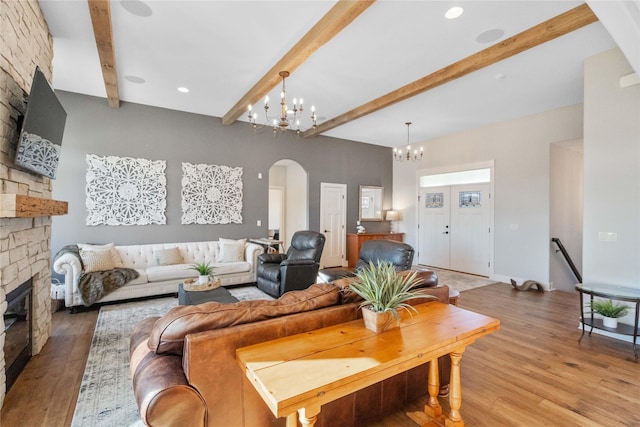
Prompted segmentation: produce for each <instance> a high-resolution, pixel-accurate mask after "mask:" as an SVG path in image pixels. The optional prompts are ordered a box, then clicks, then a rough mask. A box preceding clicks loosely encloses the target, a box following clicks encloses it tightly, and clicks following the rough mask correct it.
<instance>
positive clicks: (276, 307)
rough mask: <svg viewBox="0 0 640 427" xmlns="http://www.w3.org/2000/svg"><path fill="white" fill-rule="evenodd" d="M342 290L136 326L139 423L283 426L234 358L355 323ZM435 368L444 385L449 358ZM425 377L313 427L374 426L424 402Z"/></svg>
mask: <svg viewBox="0 0 640 427" xmlns="http://www.w3.org/2000/svg"><path fill="white" fill-rule="evenodd" d="M420 276H421V277H422V278H423V280H424V284H425V285H431V287H430V288H429V291H428V292H429V293H430V294H432V295H434V296H436V298H438V299H439V300H440V301H442V302H444V303H448V299H449V288H448V287H447V286H437V276H436V274H435V273H434V272H421V273H420ZM347 285H348V280H347V279H342V280H338V281H335V282H333V283H331V284H326V283H319V284H314V285H312V286H310V287H309V288H308V289H305V290H301V291H292V292H288V293H286V294H285V295H283V296H282V297H280V298H279V299H278V300H275V301H241V302H239V303H235V304H220V303H217V302H210V303H205V304H200V305H196V306H179V307H175V308H173V309H171V310H170V311H169V312H168V313H167V314H166V315H164V316H162V317H161V318H158V317H154V318H148V319H145V320H143V321H142V322H141V323H140V324H138V325H137V327H136V329H135V331H134V333H133V335H132V337H131V347H130V361H131V363H130V369H131V376H132V378H133V388H134V394H135V399H136V402H137V404H138V408H139V411H140V416H141V418H142V420H143V421H144V422H145V424H147V425H149V426H190V427H196V426H224V427H235V426H240V427H261V426H284V425H285V419H284V418H280V419H275V417H274V416H273V414H271V412H270V411H269V409H268V408H267V406H266V405H265V404H264V402H263V401H262V399H261V398H260V396H259V395H258V394H257V392H256V391H255V390H254V389H253V386H252V385H251V384H250V383H249V382H248V380H247V379H246V377H245V375H244V373H243V372H242V370H241V369H240V367H239V366H238V364H237V362H236V360H235V351H236V349H237V348H241V347H245V346H248V345H251V344H256V343H259V342H264V341H268V340H273V339H276V338H280V337H283V336H288V335H293V334H298V333H303V332H307V331H310V330H314V329H318V328H322V327H326V326H330V325H335V324H339V323H344V322H348V321H351V320H355V319H357V318H359V317H360V310H359V307H358V305H359V304H358V302H357V296H356V295H355V294H353V293H352V292H350V291H349V290H348V288H347ZM434 285H436V286H434ZM417 302H424V300H420V301H417ZM439 366H440V369H441V384H442V383H443V382H444V383H446V384H448V375H449V358H448V357H447V358H441V359H440V363H439ZM427 375H428V364H426V365H423V366H421V367H418V368H415V369H412V370H410V371H408V372H405V373H402V374H399V375H396V376H395V377H392V378H389V379H388V380H385V381H383V382H381V383H378V384H375V385H373V386H371V387H368V388H365V389H363V390H360V391H358V392H356V393H354V394H352V395H349V396H346V397H344V398H341V399H339V400H336V401H334V402H332V403H330V404H327V405H324V406H323V407H322V411H321V412H320V415H319V417H318V421H317V423H316V426H317V427H329V426H335V425H337V424H336V423H335V420H340V426H342V427H349V426H356V425H362V424H363V423H366V422H368V421H373V420H375V419H379V418H381V417H383V416H385V415H386V414H389V413H391V412H393V411H395V410H397V409H399V408H401V407H402V405H404V404H406V403H407V402H410V401H412V400H415V399H417V398H419V397H424V396H425V395H426V394H427ZM291 380H292V381H300V379H299V378H298V379H297V378H292V379H291ZM356 420H357V424H356ZM332 421H333V422H332Z"/></svg>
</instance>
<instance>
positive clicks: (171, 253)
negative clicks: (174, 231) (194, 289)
mask: <svg viewBox="0 0 640 427" xmlns="http://www.w3.org/2000/svg"><path fill="white" fill-rule="evenodd" d="M153 254H154V255H155V258H156V265H173V264H184V260H183V259H182V254H181V253H180V249H178V248H167V249H158V250H156V251H154V252H153Z"/></svg>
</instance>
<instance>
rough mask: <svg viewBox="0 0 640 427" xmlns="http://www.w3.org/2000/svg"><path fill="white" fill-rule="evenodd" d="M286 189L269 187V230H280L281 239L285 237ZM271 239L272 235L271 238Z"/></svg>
mask: <svg viewBox="0 0 640 427" xmlns="http://www.w3.org/2000/svg"><path fill="white" fill-rule="evenodd" d="M284 202H285V189H284V187H276V186H271V187H269V230H278V234H279V238H280V239H282V236H284V235H285V233H286V230H285V227H284V224H285V214H284V212H285V203H284ZM269 234H271V233H269ZM269 237H271V235H270V236H269Z"/></svg>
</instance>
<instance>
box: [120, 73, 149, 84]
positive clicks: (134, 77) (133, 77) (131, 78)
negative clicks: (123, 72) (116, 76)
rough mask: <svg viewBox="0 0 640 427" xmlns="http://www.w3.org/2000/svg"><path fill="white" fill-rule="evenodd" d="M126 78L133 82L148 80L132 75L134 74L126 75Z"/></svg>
mask: <svg viewBox="0 0 640 427" xmlns="http://www.w3.org/2000/svg"><path fill="white" fill-rule="evenodd" d="M124 79H125V80H126V81H128V82H131V83H144V82H145V81H146V80H145V79H143V78H142V77H138V76H132V75H128V76H124Z"/></svg>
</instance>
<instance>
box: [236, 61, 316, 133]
mask: <svg viewBox="0 0 640 427" xmlns="http://www.w3.org/2000/svg"><path fill="white" fill-rule="evenodd" d="M278 75H279V76H280V77H282V92H280V117H270V116H269V95H267V96H266V97H265V98H264V107H263V108H264V115H265V118H266V123H265V125H269V126H272V127H273V135H274V136H276V135H277V134H278V130H280V131H281V132H284V131H286V130H287V129H291V130H295V131H296V134H300V132H303V131H304V130H305V129H302V128H300V116H301V115H302V112H303V111H304V105H303V104H304V101H303V100H302V98H300V101H298V100H297V99H296V98H293V105H292V108H291V109H289V107H288V106H287V89H286V87H285V79H286V78H287V77H289V72H288V71H280V72H279V73H278ZM248 111H249V123H251V124H252V125H253V128H254V129H256V128H257V127H258V125H257V124H256V122H257V120H258V114H257V113H256V112H254V111H253V107H252V106H251V104H249V107H248ZM316 121H317V116H316V107H314V106H313V105H312V106H311V123H312V126H311V127H312V128H313V129H315V128H316V126H317V123H316Z"/></svg>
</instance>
